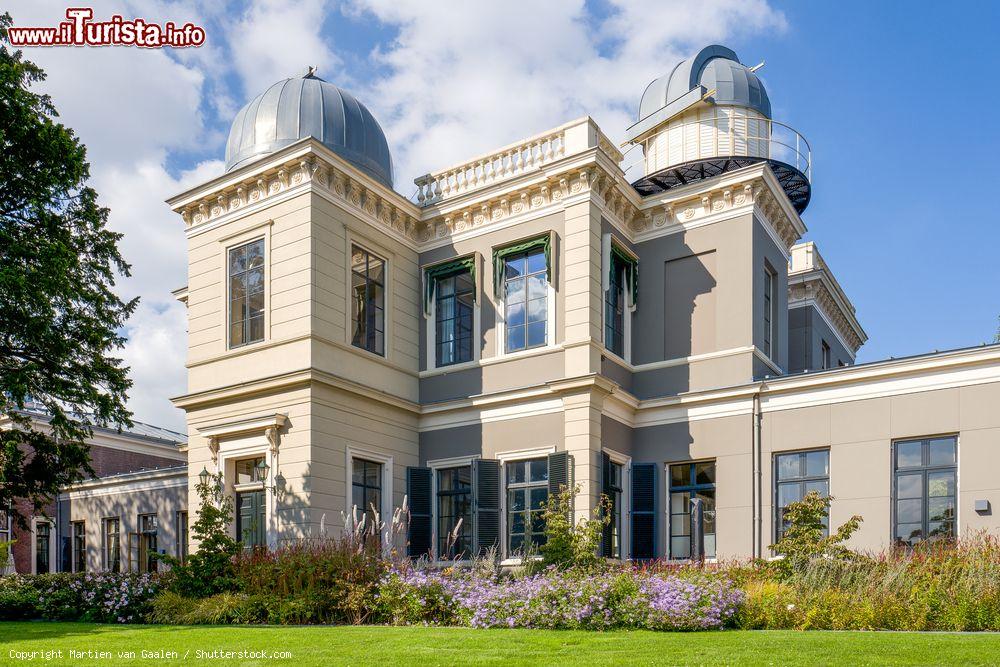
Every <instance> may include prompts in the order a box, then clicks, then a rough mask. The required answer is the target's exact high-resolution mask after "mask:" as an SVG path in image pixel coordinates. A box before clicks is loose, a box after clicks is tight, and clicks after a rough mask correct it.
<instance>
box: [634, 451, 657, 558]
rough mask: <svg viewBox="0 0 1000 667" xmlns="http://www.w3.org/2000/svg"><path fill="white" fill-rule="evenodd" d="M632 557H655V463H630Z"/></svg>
mask: <svg viewBox="0 0 1000 667" xmlns="http://www.w3.org/2000/svg"><path fill="white" fill-rule="evenodd" d="M632 558H634V559H636V560H650V559H652V558H656V464H655V463H633V464H632Z"/></svg>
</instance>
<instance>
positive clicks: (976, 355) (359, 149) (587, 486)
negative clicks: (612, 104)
mask: <svg viewBox="0 0 1000 667" xmlns="http://www.w3.org/2000/svg"><path fill="white" fill-rule="evenodd" d="M261 83H262V84H264V85H266V84H268V83H269V82H261ZM262 90H263V92H262V93H261V94H260V95H259V96H257V97H256V98H254V99H253V100H252V101H250V102H249V103H248V104H247V105H246V106H245V107H244V108H243V109H241V110H240V112H239V113H238V114H237V116H236V118H235V119H234V121H233V125H232V129H231V132H230V134H229V140H228V143H227V146H226V172H225V173H224V174H223V175H221V176H219V177H217V178H214V179H212V180H210V181H208V182H206V183H202V184H201V185H198V186H196V187H193V188H191V189H189V190H187V191H186V192H183V193H181V194H179V195H177V196H175V197H173V198H171V199H170V200H169V204H170V206H171V207H172V208H173V210H174V211H176V213H177V214H178V217H179V219H180V220H182V221H183V230H184V232H185V234H186V236H187V241H188V256H189V268H188V283H187V285H186V286H185V287H183V288H181V289H179V290H177V291H176V292H175V294H176V296H177V297H178V298H179V299H180V300H181V301H183V302H184V303H185V304H186V305H187V311H188V329H189V332H188V333H189V346H188V358H187V368H188V388H187V391H186V393H185V394H184V395H183V396H178V397H177V398H176V399H174V402H175V404H176V405H177V406H178V407H180V408H182V409H184V410H185V411H186V413H187V424H188V430H187V434H186V435H187V457H188V467H187V479H188V484H189V492H188V499H189V500H188V502H189V503H190V508H189V513H193V512H195V511H196V510H197V507H196V503H197V495H196V494H195V493H194V492H193V489H194V485H195V483H196V482H197V481H198V479H199V476H200V475H208V474H210V473H215V472H221V473H222V475H223V478H224V481H225V492H226V493H229V494H232V495H233V497H234V501H235V506H236V515H237V516H236V519H235V521H234V524H233V532H234V534H235V535H236V536H237V537H238V538H239V539H241V540H242V541H244V543H246V544H250V545H270V546H275V545H279V544H281V543H283V542H284V541H287V540H293V539H297V538H301V537H306V536H316V535H320V534H322V533H323V532H324V531H326V532H333V533H336V532H337V531H339V530H341V528H342V527H343V524H344V521H345V518H344V517H345V515H347V514H350V513H351V511H352V510H351V508H352V507H357V508H358V511H359V512H366V513H367V514H369V515H374V514H375V513H378V514H380V516H381V517H388V516H390V515H391V513H392V511H393V509H394V508H396V507H399V506H400V505H402V504H403V500H404V497H407V499H408V506H409V510H410V515H411V518H410V522H409V530H408V536H407V538H408V539H407V548H408V549H409V551H410V553H411V554H413V555H424V554H430V555H431V557H432V558H435V559H441V560H444V559H454V558H461V557H464V556H467V555H469V554H473V553H479V552H481V551H482V550H484V549H486V548H488V547H493V546H496V547H497V548H498V549H499V553H500V554H501V555H502V558H503V559H504V560H505V561H506V562H510V563H516V562H518V559H519V558H520V557H521V555H522V554H523V553H524V552H525V549H526V548H528V547H529V545H532V544H534V545H538V544H540V543H541V542H542V541H544V539H545V534H544V525H543V522H542V519H541V507H542V504H543V503H544V502H545V500H546V499H547V498H548V497H549V495H550V494H552V493H553V492H555V491H557V490H558V489H559V488H560V487H561V486H564V485H566V486H569V487H573V486H576V487H577V488H578V492H577V494H576V497H575V506H574V510H575V512H576V515H577V516H578V517H583V516H587V515H589V514H590V513H591V512H592V511H593V510H594V508H595V507H596V506H597V505H598V502H599V499H600V497H601V495H602V494H604V495H607V496H608V498H609V499H610V500H611V502H612V506H613V512H612V520H611V525H610V526H609V528H608V530H607V532H606V534H605V536H604V540H603V544H602V550H603V551H604V555H606V556H607V557H609V558H622V559H648V558H668V559H686V558H690V557H692V556H699V555H704V556H706V557H709V558H715V557H718V558H730V557H748V556H767V555H768V554H769V545H770V544H772V543H773V542H774V541H775V540H776V539H777V538H778V537H779V536H780V534H781V531H782V529H783V509H784V507H785V506H787V504H788V503H790V502H792V501H794V500H796V499H798V498H801V497H802V496H803V495H804V494H805V493H807V492H809V491H813V490H815V491H819V492H820V493H823V494H830V495H832V496H834V497H835V500H834V502H833V504H832V508H831V516H830V523H831V525H839V524H840V523H842V522H843V521H845V520H846V519H847V518H848V517H850V516H851V515H854V514H860V515H861V516H862V517H863V518H864V523H863V524H862V526H861V528H860V530H859V531H858V532H857V533H856V534H855V535H854V536H853V537H852V546H854V547H856V548H860V549H880V548H884V547H887V546H889V545H892V544H915V543H917V542H920V541H923V540H929V539H939V538H947V537H956V536H963V535H968V534H970V533H972V532H974V531H979V530H981V529H985V530H989V531H992V532H997V530H998V529H1000V521H998V519H997V515H996V514H994V512H993V509H994V506H995V505H996V504H997V503H1000V478H998V477H997V476H996V475H995V471H996V470H997V466H998V465H1000V448H998V446H997V443H998V442H1000V411H998V410H996V407H995V406H996V405H997V404H998V403H1000V347H998V346H982V347H976V348H972V349H961V350H954V351H948V352H940V353H933V354H927V355H921V356H915V357H910V358H903V359H890V360H886V361H880V362H874V363H866V364H855V355H856V354H857V351H858V349H859V348H860V347H861V346H862V345H863V344H864V343H865V341H866V339H867V334H866V333H865V331H864V329H863V328H862V326H861V324H860V322H859V318H858V315H857V314H856V313H855V309H854V306H853V305H852V304H851V300H850V298H849V297H848V295H847V294H846V293H845V291H844V289H842V287H841V286H840V284H839V282H838V281H837V278H836V277H835V275H834V273H833V271H832V269H831V267H830V265H829V264H827V262H826V261H825V260H824V258H823V256H822V255H821V254H820V252H819V250H818V248H817V245H816V244H815V242H814V241H813V240H807V237H806V233H807V232H806V225H805V223H804V222H803V216H804V215H805V214H806V211H807V209H808V206H809V201H810V197H811V194H812V188H813V182H812V169H811V162H812V154H811V149H810V147H809V143H808V141H807V140H806V138H805V137H804V136H803V135H801V134H800V133H799V132H798V131H796V130H794V129H792V128H790V127H789V126H787V125H785V124H784V123H782V122H781V120H780V119H776V118H774V117H773V114H772V107H771V101H770V99H769V96H768V92H767V90H766V89H765V87H764V84H763V82H762V81H761V79H760V78H759V77H758V73H757V72H756V71H755V69H754V68H752V67H747V66H746V65H744V64H743V63H742V62H741V61H740V59H739V57H738V56H737V54H736V53H734V52H733V51H732V50H730V49H728V48H725V47H723V46H709V47H706V48H704V49H702V50H701V51H699V52H698V53H696V54H694V55H693V56H692V57H691V58H688V59H687V60H684V61H683V62H680V63H677V64H676V65H674V66H672V67H671V68H669V69H667V70H666V71H665V72H664V74H663V76H662V77H660V78H658V79H656V80H655V81H653V82H651V83H650V84H649V86H648V87H647V88H646V90H645V91H644V92H642V95H641V101H640V102H639V107H638V112H637V115H636V121H635V123H634V124H633V125H632V126H631V127H629V128H627V129H626V130H625V137H626V139H627V146H626V147H625V148H627V151H626V152H627V154H628V158H629V159H628V161H629V162H635V163H637V165H638V166H637V168H636V169H637V173H634V174H633V173H632V171H628V172H626V171H625V170H623V166H622V165H623V164H624V163H625V156H624V155H623V153H622V151H621V150H620V148H619V147H618V146H617V145H616V143H615V142H613V141H611V140H610V139H608V137H607V136H606V135H605V133H604V132H603V131H602V129H601V128H600V127H598V126H597V124H596V123H595V122H594V121H593V120H592V119H591V118H589V117H585V118H580V119H577V120H572V121H569V122H567V123H565V124H563V125H560V126H559V127H555V128H552V129H549V130H546V131H544V132H541V133H539V134H536V135H534V136H531V137H528V138H526V139H523V140H522V141H518V142H516V143H513V144H510V145H507V146H503V147H499V148H496V149H495V150H492V151H490V152H488V153H484V154H482V155H478V156H475V157H472V158H471V159H469V160H467V161H465V162H462V163H460V164H455V165H451V166H449V167H446V168H444V169H439V170H437V171H432V172H430V173H427V174H426V175H424V176H421V177H419V178H417V179H416V183H415V185H416V188H415V193H414V194H413V196H412V197H406V196H403V194H400V192H397V191H396V190H395V189H394V188H395V187H398V188H399V189H400V191H404V192H406V193H409V192H411V191H413V186H410V185H408V184H404V183H395V182H394V180H393V165H392V158H391V155H390V149H391V148H392V144H391V142H390V141H388V140H387V138H386V136H385V134H384V133H383V131H382V128H381V127H380V126H379V123H378V122H377V120H376V119H375V117H374V116H373V114H372V113H371V112H370V111H369V110H368V109H367V108H366V107H365V105H364V104H363V103H362V102H361V101H359V100H358V99H357V98H355V97H354V96H353V95H351V94H350V93H348V92H347V91H345V90H342V89H340V88H338V87H337V86H336V85H334V84H333V83H331V82H328V81H324V80H323V79H322V78H320V77H318V76H317V74H316V73H315V72H313V71H310V72H309V73H308V74H306V75H305V76H301V77H293V78H289V79H286V80H284V81H279V82H277V83H275V84H273V85H270V86H269V87H266V88H265V87H264V86H263V85H262ZM639 92H640V91H636V93H637V97H638V93H639ZM616 129H617V128H616ZM806 129H807V128H806ZM180 220H179V221H178V224H179V225H180V224H181V223H180ZM692 500H696V501H699V502H696V503H692ZM692 507H695V508H696V514H695V516H696V520H694V521H693V520H692ZM699 517H700V518H699ZM459 521H461V525H460V528H459V529H458V531H457V533H456V537H457V539H454V540H451V539H448V535H449V533H452V532H453V531H454V529H455V527H456V525H458V522H459ZM192 548H194V547H192Z"/></svg>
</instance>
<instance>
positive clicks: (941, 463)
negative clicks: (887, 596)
mask: <svg viewBox="0 0 1000 667" xmlns="http://www.w3.org/2000/svg"><path fill="white" fill-rule="evenodd" d="M957 444H958V443H957V440H956V438H955V437H954V436H949V437H939V438H925V439H921V440H907V441H902V442H897V443H895V445H894V446H893V450H894V451H893V461H894V468H895V472H894V477H895V479H894V484H893V496H894V499H895V508H894V512H893V536H894V538H895V543H896V544H897V545H899V546H907V547H912V546H915V545H917V544H918V543H920V542H923V541H925V540H939V539H950V538H954V537H955V518H956V508H957V507H958V503H957V498H958V479H957V474H958V470H957V466H956V463H957V460H958V459H957Z"/></svg>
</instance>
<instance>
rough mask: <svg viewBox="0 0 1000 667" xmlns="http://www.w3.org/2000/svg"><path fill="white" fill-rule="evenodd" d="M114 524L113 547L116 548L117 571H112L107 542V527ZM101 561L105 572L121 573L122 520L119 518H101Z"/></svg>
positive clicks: (108, 534) (108, 535)
mask: <svg viewBox="0 0 1000 667" xmlns="http://www.w3.org/2000/svg"><path fill="white" fill-rule="evenodd" d="M112 522H113V523H114V526H115V532H114V535H115V542H116V544H115V546H117V554H116V555H117V558H116V562H117V564H118V567H117V569H112V568H111V564H112V560H111V553H110V552H109V551H108V547H109V546H110V545H109V542H108V538H109V537H110V535H111V534H110V533H109V532H108V526H109V525H111V524H112ZM101 560H102V565H103V568H104V571H105V572H121V571H122V520H121V517H120V516H106V517H102V518H101Z"/></svg>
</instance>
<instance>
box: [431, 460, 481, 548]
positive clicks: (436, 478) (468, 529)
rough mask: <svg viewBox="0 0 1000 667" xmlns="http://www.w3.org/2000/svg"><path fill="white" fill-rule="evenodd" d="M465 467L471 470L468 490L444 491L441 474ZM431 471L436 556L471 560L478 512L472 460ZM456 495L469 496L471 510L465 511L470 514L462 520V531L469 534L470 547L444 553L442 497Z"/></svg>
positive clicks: (451, 516) (454, 516)
mask: <svg viewBox="0 0 1000 667" xmlns="http://www.w3.org/2000/svg"><path fill="white" fill-rule="evenodd" d="M463 468H467V469H468V471H469V488H468V490H466V491H457V490H455V489H450V490H447V491H443V490H442V489H441V474H442V473H445V472H450V471H453V470H461V469H463ZM431 471H432V474H433V479H432V481H431V483H432V491H433V493H434V507H433V508H432V511H431V514H432V518H433V520H434V526H433V527H432V530H431V535H432V537H433V539H434V549H433V553H434V558H435V560H448V561H451V562H463V561H468V560H470V559H471V558H472V554H473V551H474V550H475V538H476V536H475V524H474V522H475V516H476V512H475V507H474V506H473V499H474V497H475V496H474V489H475V479H473V477H472V461H471V460H469V461H468V462H465V463H459V464H457V465H445V466H437V467H434V468H431ZM456 496H468V503H469V511H468V512H467V513H465V514H467V516H468V521H465V520H464V518H465V517H464V516H463V521H462V529H463V530H462V531H461V532H462V533H463V536H466V535H467V537H468V540H467V541H468V543H469V547H468V551H462V552H457V551H456V553H454V554H451V553H448V554H444V553H443V550H442V548H441V547H442V546H443V545H442V540H443V539H445V537H446V535H443V534H441V528H442V527H441V519H443V518H444V517H443V516H442V514H441V499H442V498H444V497H448V498H454V497H456ZM456 517H457V515H455V514H451V515H449V518H452V519H454V518H456ZM452 530H454V528H452ZM450 532H451V531H449V534H450ZM460 555H461V556H462V557H461V558H458V556H460Z"/></svg>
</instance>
